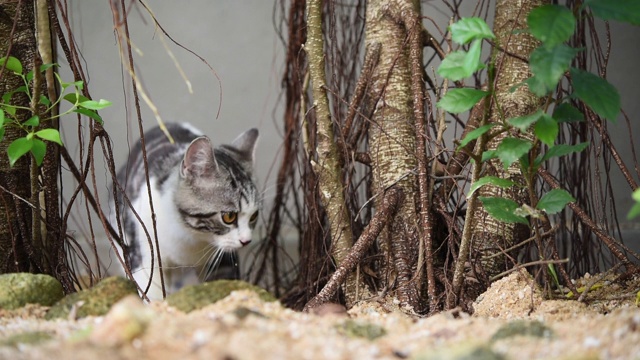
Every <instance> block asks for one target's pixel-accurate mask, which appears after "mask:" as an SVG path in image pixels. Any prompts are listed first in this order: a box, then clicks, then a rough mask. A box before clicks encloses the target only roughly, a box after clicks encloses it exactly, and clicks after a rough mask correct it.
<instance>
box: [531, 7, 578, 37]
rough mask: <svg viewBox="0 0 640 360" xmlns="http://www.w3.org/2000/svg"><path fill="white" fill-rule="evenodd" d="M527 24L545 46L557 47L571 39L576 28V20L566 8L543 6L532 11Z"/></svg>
mask: <svg viewBox="0 0 640 360" xmlns="http://www.w3.org/2000/svg"><path fill="white" fill-rule="evenodd" d="M527 24H528V25H529V30H530V31H531V34H532V35H533V36H534V37H535V38H536V39H538V40H540V41H542V42H543V43H544V45H545V46H555V45H557V44H561V43H563V42H565V41H567V40H569V38H571V35H573V32H574V31H575V28H576V18H575V17H574V16H573V13H572V12H571V10H569V9H568V8H566V7H564V6H559V5H543V6H539V7H537V8H535V9H533V10H531V12H530V13H529V16H528V17H527Z"/></svg>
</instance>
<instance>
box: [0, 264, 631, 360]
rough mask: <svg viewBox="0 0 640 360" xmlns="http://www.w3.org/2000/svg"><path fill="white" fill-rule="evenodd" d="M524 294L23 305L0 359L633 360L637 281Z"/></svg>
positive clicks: (527, 282)
mask: <svg viewBox="0 0 640 360" xmlns="http://www.w3.org/2000/svg"><path fill="white" fill-rule="evenodd" d="M532 285H533V280H532V279H531V277H530V276H529V275H528V274H526V272H521V273H513V274H512V275H510V276H509V277H506V278H504V279H502V280H499V281H497V282H495V283H494V284H493V285H492V286H491V288H490V289H489V290H487V292H485V293H484V294H482V295H481V296H480V297H479V298H478V299H477V300H476V302H475V303H474V304H473V306H474V309H475V311H474V314H473V315H469V314H466V313H463V312H461V311H458V310H454V311H448V312H443V313H440V314H438V315H434V316H431V317H426V318H418V317H415V316H410V315H407V314H405V313H404V312H402V311H401V310H400V309H399V308H398V307H397V306H395V305H393V304H394V302H393V301H385V302H378V301H373V300H371V301H366V302H362V303H361V304H359V305H356V306H355V307H354V308H352V309H350V310H349V311H348V312H347V311H345V310H344V308H342V307H340V306H339V305H336V304H327V305H325V306H323V307H322V308H320V309H318V310H317V311H316V312H314V313H301V312H295V311H292V310H290V309H286V308H284V307H283V306H281V305H280V304H279V303H278V302H265V301H262V300H260V298H259V297H258V295H256V294H255V293H254V292H252V291H248V290H242V291H235V292H233V293H231V295H229V296H228V297H226V298H224V299H222V300H220V301H218V302H217V303H215V304H212V305H208V306H206V307H204V308H202V309H199V310H195V311H192V312H190V313H183V312H180V311H178V310H176V309H175V308H172V307H170V306H168V305H167V304H166V303H164V302H158V303H153V304H150V305H145V304H143V303H142V302H140V301H139V300H138V299H137V298H135V297H129V298H126V299H124V300H122V301H120V302H119V303H118V304H116V305H115V306H114V307H113V308H112V309H111V311H110V312H109V313H108V314H107V315H106V316H102V317H87V318H82V319H77V320H76V319H67V320H56V321H46V320H44V319H43V315H44V313H45V312H46V308H43V307H38V306H27V307H24V308H21V309H19V310H14V311H11V312H9V311H2V310H0V359H16V360H19V359H404V358H412V359H640V308H639V307H638V296H639V291H640V278H634V279H628V280H626V281H616V280H615V278H613V277H610V276H604V275H603V276H597V277H593V276H585V278H582V279H580V280H578V281H577V282H576V285H577V286H578V287H583V286H591V291H589V292H588V293H587V294H586V295H585V296H582V297H583V298H582V299H580V300H581V301H577V300H570V299H567V296H566V295H563V296H562V297H561V299H556V300H544V299H543V297H542V296H541V293H540V291H539V290H538V289H537V287H535V286H534V287H532ZM582 290H584V288H583V289H582ZM579 296H580V295H579ZM575 298H576V297H575V296H573V297H572V299H575Z"/></svg>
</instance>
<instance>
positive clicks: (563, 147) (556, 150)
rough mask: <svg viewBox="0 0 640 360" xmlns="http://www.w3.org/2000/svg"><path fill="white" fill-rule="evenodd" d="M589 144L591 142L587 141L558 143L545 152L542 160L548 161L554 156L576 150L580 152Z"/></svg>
mask: <svg viewBox="0 0 640 360" xmlns="http://www.w3.org/2000/svg"><path fill="white" fill-rule="evenodd" d="M587 146H589V142H588V141H585V142H583V143H580V144H576V145H567V144H557V145H554V146H552V147H550V148H549V150H547V152H546V153H545V154H544V156H543V157H542V159H541V160H540V162H543V161H547V160H549V159H551V158H552V157H560V156H565V155H569V154H572V153H575V152H580V151H582V150H584V149H586V148H587Z"/></svg>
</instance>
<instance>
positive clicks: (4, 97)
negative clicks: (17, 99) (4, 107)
mask: <svg viewBox="0 0 640 360" xmlns="http://www.w3.org/2000/svg"><path fill="white" fill-rule="evenodd" d="M14 93H15V91H9V92H6V93H4V94H2V102H3V103H5V104H9V103H11V98H12V97H13V94H14Z"/></svg>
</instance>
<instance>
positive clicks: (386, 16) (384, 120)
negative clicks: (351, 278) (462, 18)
mask: <svg viewBox="0 0 640 360" xmlns="http://www.w3.org/2000/svg"><path fill="white" fill-rule="evenodd" d="M407 8H409V9H413V10H414V11H415V12H416V14H419V13H420V11H419V2H413V1H409V0H397V1H393V0H392V1H389V0H373V1H370V2H369V3H368V5H367V14H366V16H367V25H366V30H365V31H366V33H365V37H366V40H365V43H366V46H367V48H370V47H372V46H373V45H374V44H376V43H379V44H382V45H383V46H382V48H381V52H380V60H379V62H378V66H377V67H376V69H375V70H374V72H373V75H372V79H371V83H370V84H371V86H370V89H369V97H370V98H371V99H373V100H377V102H376V103H375V104H373V105H372V106H373V107H374V111H373V116H372V119H371V120H372V123H371V125H370V127H369V137H370V140H369V148H370V149H369V151H370V154H371V169H372V174H373V189H374V194H376V195H377V197H376V208H379V207H380V206H381V201H382V199H383V196H382V193H383V192H384V191H385V189H387V188H388V187H390V186H392V185H395V186H397V187H400V188H401V189H402V190H403V193H404V194H405V201H404V202H403V203H402V204H400V208H399V209H398V212H397V214H396V216H395V219H393V220H392V222H391V224H392V225H391V227H390V228H389V229H387V231H385V232H383V234H382V235H381V236H380V239H379V246H380V250H381V253H382V254H383V255H384V256H385V259H383V260H382V263H381V272H380V275H381V277H382V278H381V282H382V284H381V287H383V288H385V287H388V286H391V285H393V284H394V283H395V284H396V289H397V291H396V294H395V295H396V296H397V297H398V299H399V300H400V302H401V305H403V306H409V307H413V309H414V310H416V311H419V309H418V307H419V296H418V287H417V284H416V283H415V282H413V281H412V280H413V274H414V271H415V264H416V262H417V254H418V251H417V249H418V245H417V241H418V234H419V232H418V229H417V225H418V217H417V213H416V207H415V204H416V196H417V194H416V177H415V176H414V175H413V172H414V171H415V169H416V166H417V160H416V157H415V150H416V143H415V139H416V136H415V123H414V119H415V116H414V113H413V105H414V104H413V100H412V92H411V70H410V63H409V46H408V42H407V38H408V32H407V29H406V27H405V26H404V25H403V24H402V23H401V22H400V21H398V20H401V19H402V18H403V17H402V16H401V14H400V12H401V11H402V9H407ZM416 31H417V29H416Z"/></svg>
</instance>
